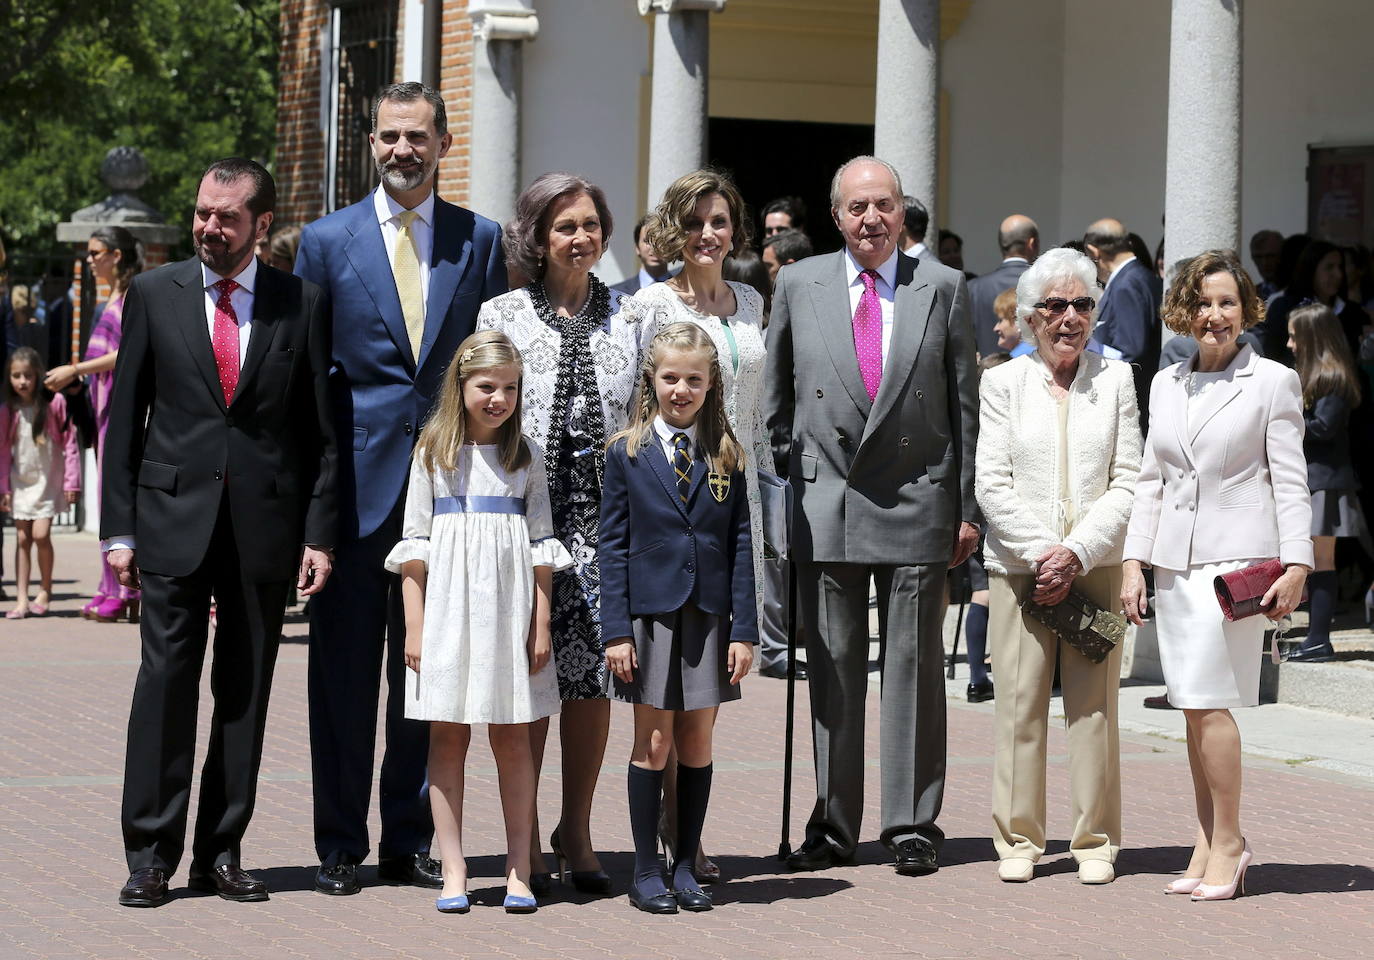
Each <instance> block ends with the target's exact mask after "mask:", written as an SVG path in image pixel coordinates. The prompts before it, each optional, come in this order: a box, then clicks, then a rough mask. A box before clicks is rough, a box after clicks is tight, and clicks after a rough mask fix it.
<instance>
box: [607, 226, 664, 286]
mask: <svg viewBox="0 0 1374 960" xmlns="http://www.w3.org/2000/svg"><path fill="white" fill-rule="evenodd" d="M647 219H649V218H648V217H640V218H639V222H637V223H636V224H635V257H636V259H638V260H639V271H638V272H637V273H635V274H634V275H633V276H629V277H626V278H625V279H624V280H621V281H620V282H619V283H616V284H612V285H611V289H612V290H619V291H620V292H621V293H624V294H628V295H630V296H633V295H634V294H636V293H638V292H639V291H640V290H641V289H643V288H644V287H647V286H648V285H649V284H651V283H658V282H659V281H660V280H667V279H668V278H669V277H671V276H672V275H673V272H672V270H670V269H668V263H667V261H665V260H664V259H663V258H662V257H660V256H659V255H658V252H657V251H656V250H654V248H653V247H652V246H651V245H650V244H649V243H648V242H647V241H646V240H645V239H644V221H646V220H647Z"/></svg>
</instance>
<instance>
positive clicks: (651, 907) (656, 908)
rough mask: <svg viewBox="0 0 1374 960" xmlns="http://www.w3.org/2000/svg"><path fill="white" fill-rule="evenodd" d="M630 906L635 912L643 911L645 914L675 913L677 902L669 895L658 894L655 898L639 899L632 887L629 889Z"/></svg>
mask: <svg viewBox="0 0 1374 960" xmlns="http://www.w3.org/2000/svg"><path fill="white" fill-rule="evenodd" d="M630 905H631V906H633V907H634V908H635V909H636V910H643V911H644V912H645V913H677V900H675V899H674V898H673V895H672V894H671V893H660V894H659V895H658V896H655V897H643V898H641V897H640V896H639V895H638V894H636V893H635V889H634V887H630Z"/></svg>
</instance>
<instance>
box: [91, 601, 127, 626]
mask: <svg viewBox="0 0 1374 960" xmlns="http://www.w3.org/2000/svg"><path fill="white" fill-rule="evenodd" d="M125 614H127V615H128V617H129V622H130V623H138V598H137V597H131V598H129V599H128V600H121V599H120V598H119V597H106V598H105V600H104V602H103V603H101V604H100V606H99V607H97V608H96V611H95V619H96V620H99V621H100V622H101V623H114V622H116V621H117V620H119V619H120V618H121V617H123V616H124V615H125Z"/></svg>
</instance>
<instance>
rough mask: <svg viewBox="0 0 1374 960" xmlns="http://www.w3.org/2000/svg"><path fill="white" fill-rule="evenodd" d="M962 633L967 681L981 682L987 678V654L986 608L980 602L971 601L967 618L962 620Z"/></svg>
mask: <svg viewBox="0 0 1374 960" xmlns="http://www.w3.org/2000/svg"><path fill="white" fill-rule="evenodd" d="M964 634H965V635H966V636H967V638H968V639H967V646H968V682H969V683H982V682H983V681H984V680H986V679H987V678H988V665H987V664H986V663H985V662H984V661H985V660H986V659H987V654H988V608H987V607H986V606H984V605H983V604H981V603H971V604H969V607H968V618H967V619H966V620H965V621H964Z"/></svg>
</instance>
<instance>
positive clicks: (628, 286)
mask: <svg viewBox="0 0 1374 960" xmlns="http://www.w3.org/2000/svg"><path fill="white" fill-rule="evenodd" d="M611 289H612V290H618V291H620V292H621V293H623V294H626V295H627V296H634V295H635V294H636V293H638V292H639V289H640V283H639V271H638V270H636V271H635V272H634V273H632V274H630V275H629V276H628V277H626V278H625V279H624V280H621V281H620V282H619V283H613V284H611Z"/></svg>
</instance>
